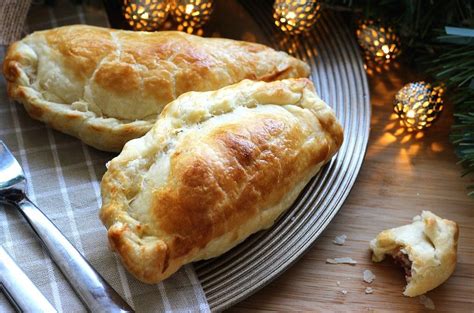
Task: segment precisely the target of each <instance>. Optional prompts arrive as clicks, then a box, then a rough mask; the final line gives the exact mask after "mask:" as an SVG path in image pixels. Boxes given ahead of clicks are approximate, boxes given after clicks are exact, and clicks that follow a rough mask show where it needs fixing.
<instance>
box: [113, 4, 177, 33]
mask: <svg viewBox="0 0 474 313" xmlns="http://www.w3.org/2000/svg"><path fill="white" fill-rule="evenodd" d="M122 10H123V15H124V17H125V20H126V21H127V23H128V24H129V25H130V26H131V27H132V28H133V30H145V31H155V30H158V28H159V27H160V26H161V25H162V24H163V23H164V22H165V21H166V18H167V17H168V13H169V10H170V4H169V0H123V7H122Z"/></svg>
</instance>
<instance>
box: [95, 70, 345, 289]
mask: <svg viewBox="0 0 474 313" xmlns="http://www.w3.org/2000/svg"><path fill="white" fill-rule="evenodd" d="M342 138H343V133H342V128H341V126H340V124H339V123H338V121H337V120H336V117H335V116H334V113H333V111H332V110H331V108H329V106H327V105H326V104H325V103H324V102H323V101H322V100H321V99H320V98H319V97H318V96H317V95H316V93H315V91H314V87H313V84H312V83H311V81H309V80H308V79H289V80H282V81H276V82H270V83H265V82H255V81H250V80H244V81H242V82H240V83H238V84H235V85H231V86H228V87H224V88H222V89H220V90H217V91H211V92H188V93H186V94H184V95H181V96H180V97H179V98H178V99H176V100H175V101H173V102H171V103H169V104H168V105H167V106H166V107H165V109H164V110H163V112H161V114H160V116H159V117H158V120H157V121H156V123H155V125H154V126H153V128H152V129H151V130H150V131H149V132H148V133H147V134H146V135H145V136H143V137H141V138H138V139H135V140H131V141H129V142H128V143H127V144H125V146H124V148H123V150H122V152H121V153H120V155H119V156H117V157H116V158H114V159H113V160H112V161H110V163H109V164H108V170H107V172H106V173H105V175H104V177H103V179H102V183H101V191H102V203H103V204H102V208H101V212H100V218H101V220H102V222H103V223H104V225H105V226H106V227H107V229H108V238H109V241H110V244H111V247H112V248H113V249H114V250H115V251H116V252H117V253H118V254H119V255H120V257H121V259H122V261H123V263H124V265H125V267H126V268H127V269H128V270H129V271H130V272H131V273H132V274H133V275H135V276H136V277H137V278H138V279H140V280H141V281H143V282H147V283H156V282H158V281H160V280H163V279H165V278H167V277H168V276H170V275H171V274H173V273H174V272H176V271H177V270H178V269H179V268H180V267H181V266H182V265H183V264H186V263H189V262H193V261H197V260H202V259H208V258H212V257H215V256H218V255H220V254H222V253H224V252H226V251H227V250H229V249H231V248H232V247H234V246H235V245H237V244H238V243H239V242H241V241H242V240H244V239H245V238H247V237H248V236H249V235H250V234H252V233H255V232H257V231H259V230H261V229H265V228H268V227H270V226H271V225H272V224H273V223H274V221H275V220H276V218H277V217H278V216H279V215H280V214H281V213H282V212H284V211H285V210H286V209H288V208H289V207H290V206H291V204H292V203H293V202H294V201H295V199H296V197H297V196H298V194H299V193H300V191H301V190H302V189H303V187H304V186H305V185H306V184H307V183H308V182H309V180H310V179H311V178H312V177H313V176H314V175H315V174H316V173H317V172H318V171H319V169H320V168H321V166H323V165H324V164H325V163H326V162H327V161H328V160H330V159H331V157H332V156H333V155H334V154H335V153H336V152H337V151H338V149H339V147H340V145H341V143H342Z"/></svg>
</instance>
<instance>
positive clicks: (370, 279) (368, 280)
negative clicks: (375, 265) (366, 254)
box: [363, 270, 375, 284]
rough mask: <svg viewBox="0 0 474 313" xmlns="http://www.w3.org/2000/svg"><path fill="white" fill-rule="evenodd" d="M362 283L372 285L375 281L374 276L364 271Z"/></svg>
mask: <svg viewBox="0 0 474 313" xmlns="http://www.w3.org/2000/svg"><path fill="white" fill-rule="evenodd" d="M363 275H364V281H365V282H366V283H369V284H370V283H372V282H373V281H374V280H375V275H374V273H372V272H371V271H370V270H364V273H363Z"/></svg>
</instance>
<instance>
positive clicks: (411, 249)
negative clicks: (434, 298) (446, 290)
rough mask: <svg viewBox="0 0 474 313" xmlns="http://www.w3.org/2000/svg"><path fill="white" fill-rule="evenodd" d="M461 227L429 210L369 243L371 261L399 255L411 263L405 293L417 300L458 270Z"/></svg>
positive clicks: (385, 231)
mask: <svg viewBox="0 0 474 313" xmlns="http://www.w3.org/2000/svg"><path fill="white" fill-rule="evenodd" d="M458 236H459V229H458V225H457V224H456V223H455V222H453V221H450V220H446V219H442V218H440V217H439V216H437V215H435V214H433V213H431V212H430V211H423V212H422V213H421V216H419V215H418V216H415V217H414V218H413V223H412V224H409V225H405V226H401V227H397V228H392V229H388V230H384V231H383V232H381V233H380V234H379V235H378V236H377V237H376V238H375V239H373V240H372V241H371V242H370V248H371V249H372V251H373V255H372V260H373V261H374V262H380V261H382V260H383V259H384V258H385V255H394V254H397V253H399V252H401V253H403V254H406V255H407V256H408V258H409V261H410V262H411V273H410V277H409V278H408V284H407V286H406V288H405V291H404V292H403V294H404V295H405V296H408V297H416V296H419V295H422V294H424V293H426V292H428V291H429V290H431V289H434V288H436V287H438V286H439V285H441V284H442V283H443V282H444V281H445V280H447V279H448V278H449V276H451V274H452V273H453V272H454V269H455V268H456V260H457V246H458Z"/></svg>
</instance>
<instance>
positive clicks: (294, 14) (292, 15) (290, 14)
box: [286, 12, 296, 19]
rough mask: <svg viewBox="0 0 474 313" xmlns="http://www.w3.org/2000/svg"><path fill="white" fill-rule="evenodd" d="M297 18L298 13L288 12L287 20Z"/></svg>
mask: <svg viewBox="0 0 474 313" xmlns="http://www.w3.org/2000/svg"><path fill="white" fill-rule="evenodd" d="M295 17H296V13H295V12H288V14H287V15H286V18H287V19H293V18H295Z"/></svg>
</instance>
